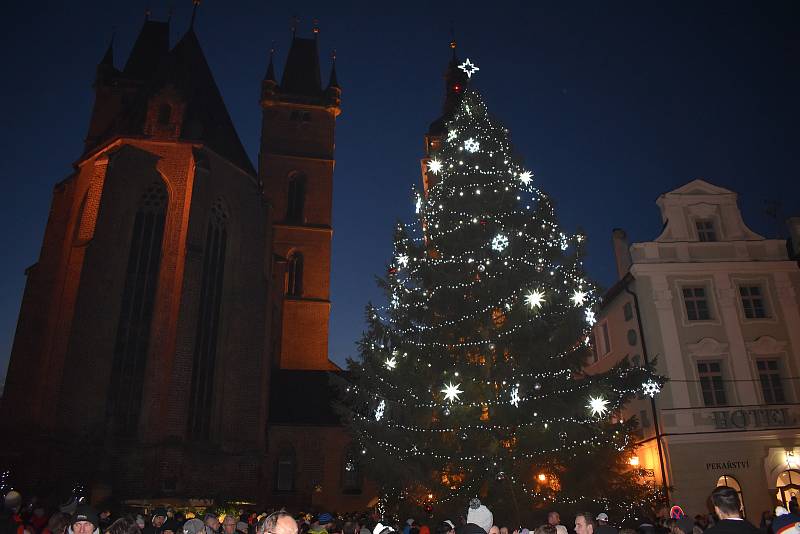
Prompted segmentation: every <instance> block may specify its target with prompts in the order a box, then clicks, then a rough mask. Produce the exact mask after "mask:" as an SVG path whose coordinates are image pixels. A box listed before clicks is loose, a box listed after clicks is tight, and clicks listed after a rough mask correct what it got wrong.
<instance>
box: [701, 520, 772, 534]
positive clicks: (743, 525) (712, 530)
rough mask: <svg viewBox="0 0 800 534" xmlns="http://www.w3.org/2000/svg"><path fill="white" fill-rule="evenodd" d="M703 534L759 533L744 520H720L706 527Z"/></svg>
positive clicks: (759, 533) (759, 532)
mask: <svg viewBox="0 0 800 534" xmlns="http://www.w3.org/2000/svg"><path fill="white" fill-rule="evenodd" d="M705 534H761V531H760V530H758V529H757V528H756V527H755V526H753V524H752V523H750V522H749V521H747V520H746V519H722V520H720V521H717V522H716V523H715V524H714V526H713V527H708V528H707V529H706V531H705Z"/></svg>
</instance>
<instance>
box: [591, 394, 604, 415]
mask: <svg viewBox="0 0 800 534" xmlns="http://www.w3.org/2000/svg"><path fill="white" fill-rule="evenodd" d="M586 407H587V408H589V411H590V412H591V413H592V415H593V416H594V415H599V416H602V415H603V414H604V413H606V412H607V411H608V401H607V400H606V399H604V398H603V397H589V404H587V405H586Z"/></svg>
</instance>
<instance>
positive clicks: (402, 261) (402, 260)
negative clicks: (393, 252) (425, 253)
mask: <svg viewBox="0 0 800 534" xmlns="http://www.w3.org/2000/svg"><path fill="white" fill-rule="evenodd" d="M397 265H399V266H400V267H408V256H407V255H405V254H400V255H399V256H397Z"/></svg>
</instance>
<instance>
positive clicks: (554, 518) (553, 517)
mask: <svg viewBox="0 0 800 534" xmlns="http://www.w3.org/2000/svg"><path fill="white" fill-rule="evenodd" d="M547 524H548V525H552V526H554V527H556V534H568V532H567V527H565V526H564V525H562V524H561V515H560V514H559V513H558V512H556V511H555V510H552V511H550V512H549V513H548V514H547Z"/></svg>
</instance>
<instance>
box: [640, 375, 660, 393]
mask: <svg viewBox="0 0 800 534" xmlns="http://www.w3.org/2000/svg"><path fill="white" fill-rule="evenodd" d="M642 390H643V392H644V394H645V395H647V396H648V397H655V396H656V395H658V394H659V393H660V392H661V386H660V385H659V384H658V382H656V381H655V380H653V379H652V378H651V379H650V380H648V381H647V382H645V383H643V384H642Z"/></svg>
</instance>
